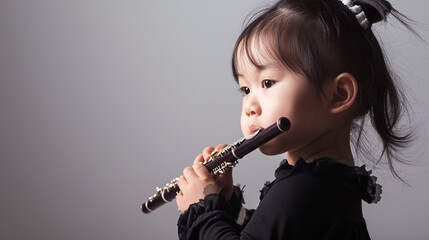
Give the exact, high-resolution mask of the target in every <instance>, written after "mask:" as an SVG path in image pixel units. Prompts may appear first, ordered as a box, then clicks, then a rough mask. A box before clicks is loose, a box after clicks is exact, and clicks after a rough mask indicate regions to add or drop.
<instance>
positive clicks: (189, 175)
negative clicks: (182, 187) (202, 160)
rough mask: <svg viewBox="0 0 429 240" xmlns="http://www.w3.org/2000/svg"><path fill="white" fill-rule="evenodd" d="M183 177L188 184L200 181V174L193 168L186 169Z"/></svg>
mask: <svg viewBox="0 0 429 240" xmlns="http://www.w3.org/2000/svg"><path fill="white" fill-rule="evenodd" d="M183 176H184V177H185V179H186V181H187V182H188V183H189V182H192V181H195V180H198V174H197V173H195V170H194V168H192V167H185V169H183Z"/></svg>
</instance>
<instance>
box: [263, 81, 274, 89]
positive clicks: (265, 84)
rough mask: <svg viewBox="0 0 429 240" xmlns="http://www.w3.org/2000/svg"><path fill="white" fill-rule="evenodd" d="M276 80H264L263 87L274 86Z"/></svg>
mask: <svg viewBox="0 0 429 240" xmlns="http://www.w3.org/2000/svg"><path fill="white" fill-rule="evenodd" d="M275 83H276V82H274V81H273V80H267V79H266V80H264V81H262V87H263V88H270V87H272V86H273V85H274V84H275Z"/></svg>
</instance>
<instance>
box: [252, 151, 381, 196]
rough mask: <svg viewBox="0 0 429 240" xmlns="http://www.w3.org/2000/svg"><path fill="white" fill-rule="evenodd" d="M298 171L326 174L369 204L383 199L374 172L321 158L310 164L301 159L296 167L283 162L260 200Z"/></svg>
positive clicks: (262, 191)
mask: <svg viewBox="0 0 429 240" xmlns="http://www.w3.org/2000/svg"><path fill="white" fill-rule="evenodd" d="M296 171H309V172H312V173H314V174H324V175H326V176H328V177H329V178H331V179H333V180H335V181H337V182H338V183H339V184H342V185H345V186H346V187H347V188H349V189H350V190H351V191H352V192H353V193H354V194H355V195H357V196H358V197H359V198H360V199H362V200H364V201H365V202H367V203H377V202H379V201H380V199H381V193H382V190H381V188H382V186H381V185H380V184H377V182H376V181H377V177H375V176H372V175H371V174H372V171H367V170H366V169H365V165H363V166H361V167H357V166H347V165H344V164H341V163H338V162H337V161H335V159H333V158H319V159H316V160H314V161H313V162H310V163H307V162H305V161H304V159H302V158H299V159H298V160H297V162H296V163H295V165H290V164H289V163H288V162H287V160H286V159H285V160H283V161H282V162H281V163H280V166H279V167H278V168H277V170H276V171H275V177H276V179H275V180H274V181H272V182H267V183H265V186H264V188H263V189H262V190H261V195H260V199H261V200H262V199H263V198H264V196H265V195H266V194H267V192H268V191H269V190H270V188H271V186H272V185H273V184H275V183H276V182H278V181H280V180H282V179H284V178H286V177H288V176H290V175H291V174H294V173H295V172H296Z"/></svg>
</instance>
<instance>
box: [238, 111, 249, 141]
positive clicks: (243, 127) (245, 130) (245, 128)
mask: <svg viewBox="0 0 429 240" xmlns="http://www.w3.org/2000/svg"><path fill="white" fill-rule="evenodd" d="M245 119H246V114H245V113H244V112H242V113H241V118H240V126H241V132H242V133H243V136H247V135H249V134H250V132H249V129H248V126H247V125H246V124H247V123H246V121H245Z"/></svg>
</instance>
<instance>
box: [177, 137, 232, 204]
mask: <svg viewBox="0 0 429 240" xmlns="http://www.w3.org/2000/svg"><path fill="white" fill-rule="evenodd" d="M225 146H226V144H221V145H219V146H217V147H216V148H214V147H207V148H205V149H204V150H203V153H202V154H200V155H198V156H197V157H196V158H195V160H194V164H193V165H192V167H186V168H185V169H184V170H183V176H182V177H180V179H179V182H178V186H179V188H180V193H179V194H178V195H177V197H176V202H177V206H178V207H179V210H180V211H181V212H184V211H185V210H187V209H188V207H189V205H191V204H193V203H196V202H198V201H199V200H200V199H203V198H204V197H205V196H206V195H209V194H213V193H219V192H220V191H221V190H222V188H224V190H223V191H222V194H224V196H225V198H226V199H227V200H229V199H230V198H231V196H232V193H233V187H232V170H228V171H227V172H225V173H224V174H222V175H219V176H218V177H217V178H216V180H215V179H214V178H213V177H212V176H211V174H210V172H209V171H208V170H207V168H206V167H204V165H202V163H203V162H204V161H206V160H208V159H209V158H210V154H211V152H213V150H216V151H220V150H221V149H222V148H224V147H225Z"/></svg>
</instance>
